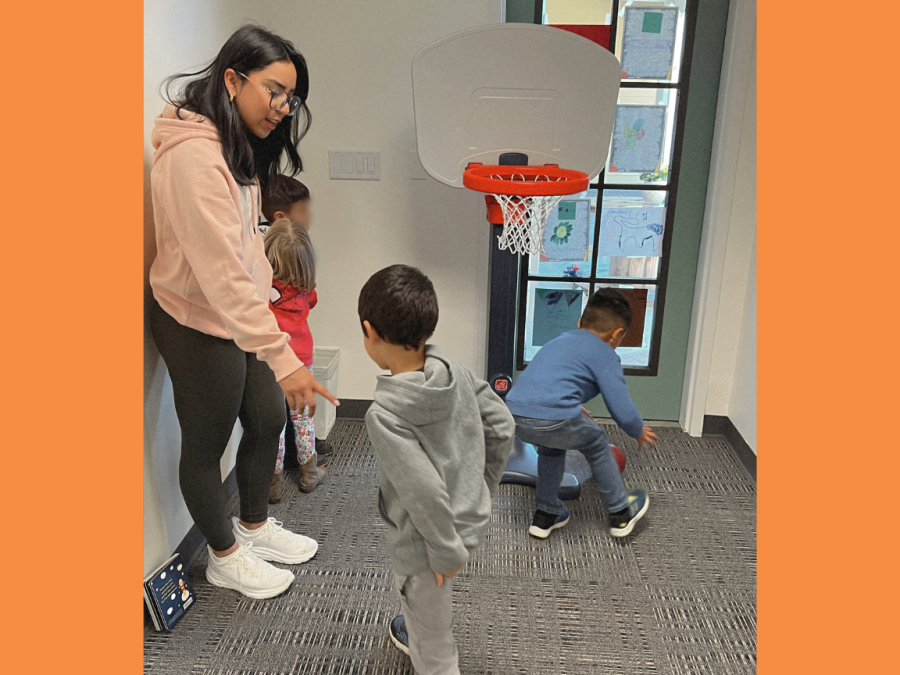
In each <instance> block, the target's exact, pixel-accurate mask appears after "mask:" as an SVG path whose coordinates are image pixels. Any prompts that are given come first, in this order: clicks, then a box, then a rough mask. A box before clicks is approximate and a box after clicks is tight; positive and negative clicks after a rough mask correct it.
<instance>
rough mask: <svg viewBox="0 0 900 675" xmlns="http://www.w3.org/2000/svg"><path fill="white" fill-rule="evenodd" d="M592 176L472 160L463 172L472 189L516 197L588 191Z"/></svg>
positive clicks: (555, 167) (552, 166)
mask: <svg viewBox="0 0 900 675" xmlns="http://www.w3.org/2000/svg"><path fill="white" fill-rule="evenodd" d="M589 184H590V176H588V175H587V174H586V173H583V172H581V171H574V170H572V169H560V168H559V167H558V166H556V165H554V164H546V165H544V166H492V165H487V166H485V165H484V164H471V165H470V166H469V167H468V168H467V169H466V170H465V171H464V172H463V185H464V186H465V187H467V188H469V189H470V190H477V191H478V192H488V193H490V194H497V195H513V196H516V197H555V196H556V195H571V194H575V193H576V192H584V191H585V190H587V189H588V185H589Z"/></svg>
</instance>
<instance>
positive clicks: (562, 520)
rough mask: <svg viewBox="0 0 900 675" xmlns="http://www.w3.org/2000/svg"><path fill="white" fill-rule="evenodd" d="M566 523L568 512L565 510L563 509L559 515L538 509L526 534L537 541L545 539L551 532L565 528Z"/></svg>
mask: <svg viewBox="0 0 900 675" xmlns="http://www.w3.org/2000/svg"><path fill="white" fill-rule="evenodd" d="M568 522H569V512H568V510H566V509H563V510H562V513H560V514H559V515H556V514H555V513H547V512H546V511H541V510H540V509H538V510H537V511H535V512H534V518H533V519H532V520H531V527H529V528H528V534H530V535H531V536H532V537H537V538H538V539H546V538H547V537H549V536H550V533H551V532H553V530H558V529H559V528H561V527H565V526H566V524H567V523H568Z"/></svg>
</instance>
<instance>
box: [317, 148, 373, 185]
mask: <svg viewBox="0 0 900 675" xmlns="http://www.w3.org/2000/svg"><path fill="white" fill-rule="evenodd" d="M328 177H329V178H331V180H381V151H380V150H329V151H328Z"/></svg>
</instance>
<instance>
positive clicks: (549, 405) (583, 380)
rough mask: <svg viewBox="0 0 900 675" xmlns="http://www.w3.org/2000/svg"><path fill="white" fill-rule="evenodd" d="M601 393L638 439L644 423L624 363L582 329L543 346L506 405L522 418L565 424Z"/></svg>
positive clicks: (628, 431)
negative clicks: (630, 393)
mask: <svg viewBox="0 0 900 675" xmlns="http://www.w3.org/2000/svg"><path fill="white" fill-rule="evenodd" d="M597 394H601V395H602V396H603V401H604V402H605V403H606V407H607V408H608V409H609V412H610V414H611V415H612V418H613V419H614V420H615V421H616V423H617V424H618V425H619V426H620V427H622V429H623V430H624V431H625V433H627V434H628V435H629V436H631V437H632V438H639V437H640V436H641V434H642V433H643V431H644V420H643V419H641V415H640V413H639V412H638V409H637V406H635V405H634V402H633V401H632V400H631V396H629V395H628V386H627V385H626V384H625V376H624V375H623V374H622V360H621V359H620V358H619V355H618V354H616V352H615V350H614V349H613V348H612V347H610V346H609V345H608V344H606V343H605V342H604V341H603V340H601V339H600V338H598V337H597V336H596V335H594V334H593V333H591V332H590V331H588V330H582V329H578V330H573V331H569V332H568V333H563V334H562V335H560V336H559V337H558V338H555V339H553V340H551V341H550V342H548V343H547V344H545V345H544V346H543V347H541V350H540V351H539V352H538V353H537V355H536V356H535V357H534V359H532V361H531V363H529V364H528V367H527V368H526V369H525V370H524V371H522V373H521V374H520V375H519V377H518V379H517V380H516V383H515V384H514V385H513V388H512V389H510V390H509V393H508V394H507V395H506V405H507V407H509V411H510V412H511V413H512V414H513V415H518V416H519V417H532V418H536V419H541V420H567V419H572V418H573V417H576V416H577V415H580V414H581V406H582V405H583V404H584V403H586V402H587V401H590V400H591V399H592V398H594V397H596V396H597Z"/></svg>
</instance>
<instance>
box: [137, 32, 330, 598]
mask: <svg viewBox="0 0 900 675" xmlns="http://www.w3.org/2000/svg"><path fill="white" fill-rule="evenodd" d="M175 83H183V86H182V87H181V88H180V90H179V91H178V93H177V95H176V96H172V94H171V88H172V86H173V85H174V84H175ZM308 91H309V76H308V73H307V70H306V61H305V60H304V58H303V56H302V55H301V54H300V53H299V52H298V51H297V50H296V49H295V48H294V46H293V45H292V44H291V43H290V42H288V41H287V40H284V39H283V38H280V37H278V36H277V35H273V34H272V33H270V32H269V31H267V30H265V29H263V28H260V27H258V26H244V27H243V28H241V29H240V30H238V31H237V32H236V33H234V35H232V36H231V37H230V38H229V39H228V41H227V42H226V43H225V45H224V46H223V47H222V49H221V51H220V52H219V54H218V56H217V57H216V58H215V60H214V61H213V63H212V64H211V65H210V66H209V67H208V68H205V69H204V70H202V71H200V72H197V73H187V74H181V75H176V76H173V77H172V78H170V79H169V80H168V82H167V86H166V94H167V96H166V97H167V100H168V101H169V105H167V106H166V107H165V109H164V110H163V113H162V115H160V116H159V118H157V120H156V123H155V126H154V129H153V134H152V137H151V141H152V144H153V147H154V149H155V154H154V157H153V170H152V173H151V185H152V194H153V213H154V220H155V225H156V244H157V255H156V259H155V260H154V261H153V265H152V267H151V269H150V285H151V287H152V289H153V297H154V300H155V302H154V304H153V307H152V309H151V314H150V328H151V331H152V333H153V337H154V340H155V341H156V345H157V347H158V348H159V351H160V354H161V355H162V357H163V359H164V360H165V362H166V366H167V367H168V370H169V375H170V377H171V379H172V387H173V391H174V397H175V410H176V412H177V414H178V422H179V425H180V426H181V435H182V443H181V465H180V469H179V479H180V484H181V492H182V494H183V495H184V501H185V503H186V504H187V507H188V510H189V511H190V513H191V516H192V517H193V519H194V522H195V523H196V524H197V527H198V528H199V529H200V531H201V532H202V533H203V535H204V536H205V537H206V540H207V542H208V546H209V553H210V555H209V565H208V567H207V571H206V577H207V579H208V580H209V581H210V582H211V583H213V584H215V585H217V586H223V587H225V588H233V589H235V590H238V591H240V592H241V593H244V594H245V595H248V596H250V597H253V598H268V597H273V596H275V595H278V594H279V593H281V592H283V591H284V590H286V589H287V587H288V586H290V584H291V582H292V581H293V579H294V575H293V574H292V573H291V572H290V571H288V570H284V569H279V568H277V567H275V566H273V565H271V564H270V563H269V562H268V561H277V562H282V563H300V562H304V561H306V560H308V559H309V558H311V557H312V556H313V555H315V553H316V550H317V549H318V544H317V543H316V542H315V541H314V540H312V539H310V538H308V537H304V536H302V535H299V534H295V533H293V532H289V531H288V530H285V529H284V528H283V527H282V525H281V523H279V522H277V521H276V520H275V519H274V518H268V517H267V509H268V496H269V486H270V485H271V482H272V467H273V466H274V465H275V460H276V456H277V454H278V438H279V435H280V434H281V430H282V428H283V427H284V423H285V409H284V402H283V401H284V398H285V397H286V398H287V400H288V402H289V403H290V405H291V408H292V409H293V410H303V409H304V406H306V405H308V406H309V411H310V415H312V414H313V413H314V412H315V394H316V393H318V394H321V395H322V396H324V397H325V398H327V399H329V400H331V401H332V402H334V403H335V404H337V401H336V400H335V399H334V397H333V396H332V395H331V393H330V392H328V391H327V390H326V389H325V388H324V387H322V386H321V385H320V384H319V383H318V382H316V380H315V378H313V376H312V374H311V373H310V371H309V370H308V369H307V368H305V367H303V363H302V362H301V361H300V360H299V359H298V358H297V356H296V355H295V354H294V352H293V350H292V349H291V348H290V347H289V346H288V339H287V335H286V334H285V333H282V332H281V331H280V330H279V328H278V324H277V322H276V320H275V317H274V315H273V314H272V312H271V311H269V307H268V298H269V291H270V289H271V286H272V268H271V266H270V265H269V262H268V260H267V259H266V255H265V249H264V246H263V237H262V233H261V232H260V231H259V228H258V222H259V205H260V197H259V190H260V181H263V182H265V181H266V180H267V179H268V177H269V176H270V175H272V174H274V173H275V172H276V171H277V170H278V169H279V165H280V164H281V163H282V160H283V159H286V163H287V165H288V166H287V170H288V172H289V173H291V172H292V173H294V174H296V173H297V172H298V171H300V170H301V169H302V162H301V160H300V156H299V154H298V153H297V144H298V142H299V141H300V139H301V138H302V137H303V136H304V134H305V133H306V131H307V129H308V128H309V123H310V115H309V109H308V108H307V107H306V96H307V93H308ZM235 419H240V421H241V426H242V427H243V436H242V438H241V442H240V446H239V448H238V452H237V462H236V474H237V480H238V491H239V493H240V519H235V522H234V523H232V522H229V520H228V518H227V515H226V495H225V490H224V488H223V486H222V481H221V476H220V473H219V461H220V459H221V457H222V454H223V453H224V451H225V448H226V446H227V444H228V440H229V438H230V436H231V431H232V429H233V427H234V421H235Z"/></svg>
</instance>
